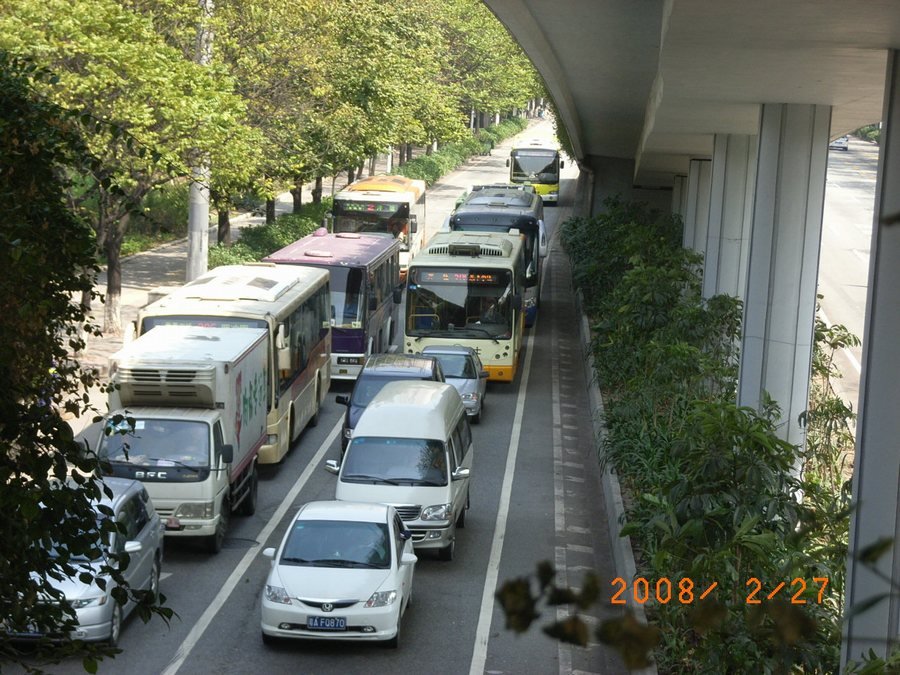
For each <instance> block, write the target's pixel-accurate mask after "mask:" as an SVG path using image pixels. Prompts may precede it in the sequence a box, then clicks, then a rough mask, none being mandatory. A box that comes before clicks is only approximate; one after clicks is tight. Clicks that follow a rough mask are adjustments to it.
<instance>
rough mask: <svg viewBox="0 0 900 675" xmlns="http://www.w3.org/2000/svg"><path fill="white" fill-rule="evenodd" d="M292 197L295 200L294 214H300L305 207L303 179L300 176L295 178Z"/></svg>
mask: <svg viewBox="0 0 900 675" xmlns="http://www.w3.org/2000/svg"><path fill="white" fill-rule="evenodd" d="M291 197H293V198H294V213H300V208H301V207H302V206H303V179H302V178H300V176H297V177H296V178H294V187H292V188H291Z"/></svg>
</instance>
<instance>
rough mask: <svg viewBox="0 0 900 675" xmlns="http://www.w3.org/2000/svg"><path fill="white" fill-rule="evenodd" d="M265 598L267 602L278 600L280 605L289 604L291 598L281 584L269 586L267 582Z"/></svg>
mask: <svg viewBox="0 0 900 675" xmlns="http://www.w3.org/2000/svg"><path fill="white" fill-rule="evenodd" d="M266 600H268V601H269V602H280V603H281V604H282V605H289V604H291V598H290V596H288V594H287V591H286V590H284V589H283V588H282V587H281V586H269V584H266Z"/></svg>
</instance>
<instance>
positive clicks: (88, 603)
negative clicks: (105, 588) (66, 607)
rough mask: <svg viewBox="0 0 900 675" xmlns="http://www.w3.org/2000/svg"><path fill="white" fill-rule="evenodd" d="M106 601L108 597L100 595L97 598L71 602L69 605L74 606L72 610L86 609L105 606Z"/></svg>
mask: <svg viewBox="0 0 900 675" xmlns="http://www.w3.org/2000/svg"><path fill="white" fill-rule="evenodd" d="M106 600H107V596H106V595H98V596H97V597H96V598H79V599H78V600H70V601H69V604H70V605H72V609H84V608H85V607H92V606H93V607H99V606H100V605H105V604H106Z"/></svg>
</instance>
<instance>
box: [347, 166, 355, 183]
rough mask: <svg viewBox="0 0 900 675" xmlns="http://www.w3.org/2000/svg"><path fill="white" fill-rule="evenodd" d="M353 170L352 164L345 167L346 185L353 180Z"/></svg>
mask: <svg viewBox="0 0 900 675" xmlns="http://www.w3.org/2000/svg"><path fill="white" fill-rule="evenodd" d="M354 171H355V169H354V168H353V167H352V166H351V167H350V168H349V169H347V185H350V184H351V183H352V182H353V175H354Z"/></svg>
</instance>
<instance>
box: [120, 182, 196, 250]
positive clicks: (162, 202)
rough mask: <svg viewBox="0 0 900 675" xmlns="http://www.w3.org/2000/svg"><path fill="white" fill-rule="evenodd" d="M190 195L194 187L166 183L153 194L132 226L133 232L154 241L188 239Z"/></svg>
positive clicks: (143, 204)
mask: <svg viewBox="0 0 900 675" xmlns="http://www.w3.org/2000/svg"><path fill="white" fill-rule="evenodd" d="M189 193H190V184H189V183H187V182H184V181H177V182H171V183H166V184H165V185H162V186H160V187H158V188H156V189H154V190H152V191H151V192H150V193H149V194H148V195H147V196H146V197H144V201H143V203H142V204H141V208H140V211H139V213H138V214H136V215H135V216H134V217H132V219H131V222H130V223H129V224H128V227H129V232H130V233H134V234H143V235H149V236H151V237H154V236H156V235H159V234H168V235H173V236H174V237H185V236H187V228H188V199H189Z"/></svg>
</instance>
